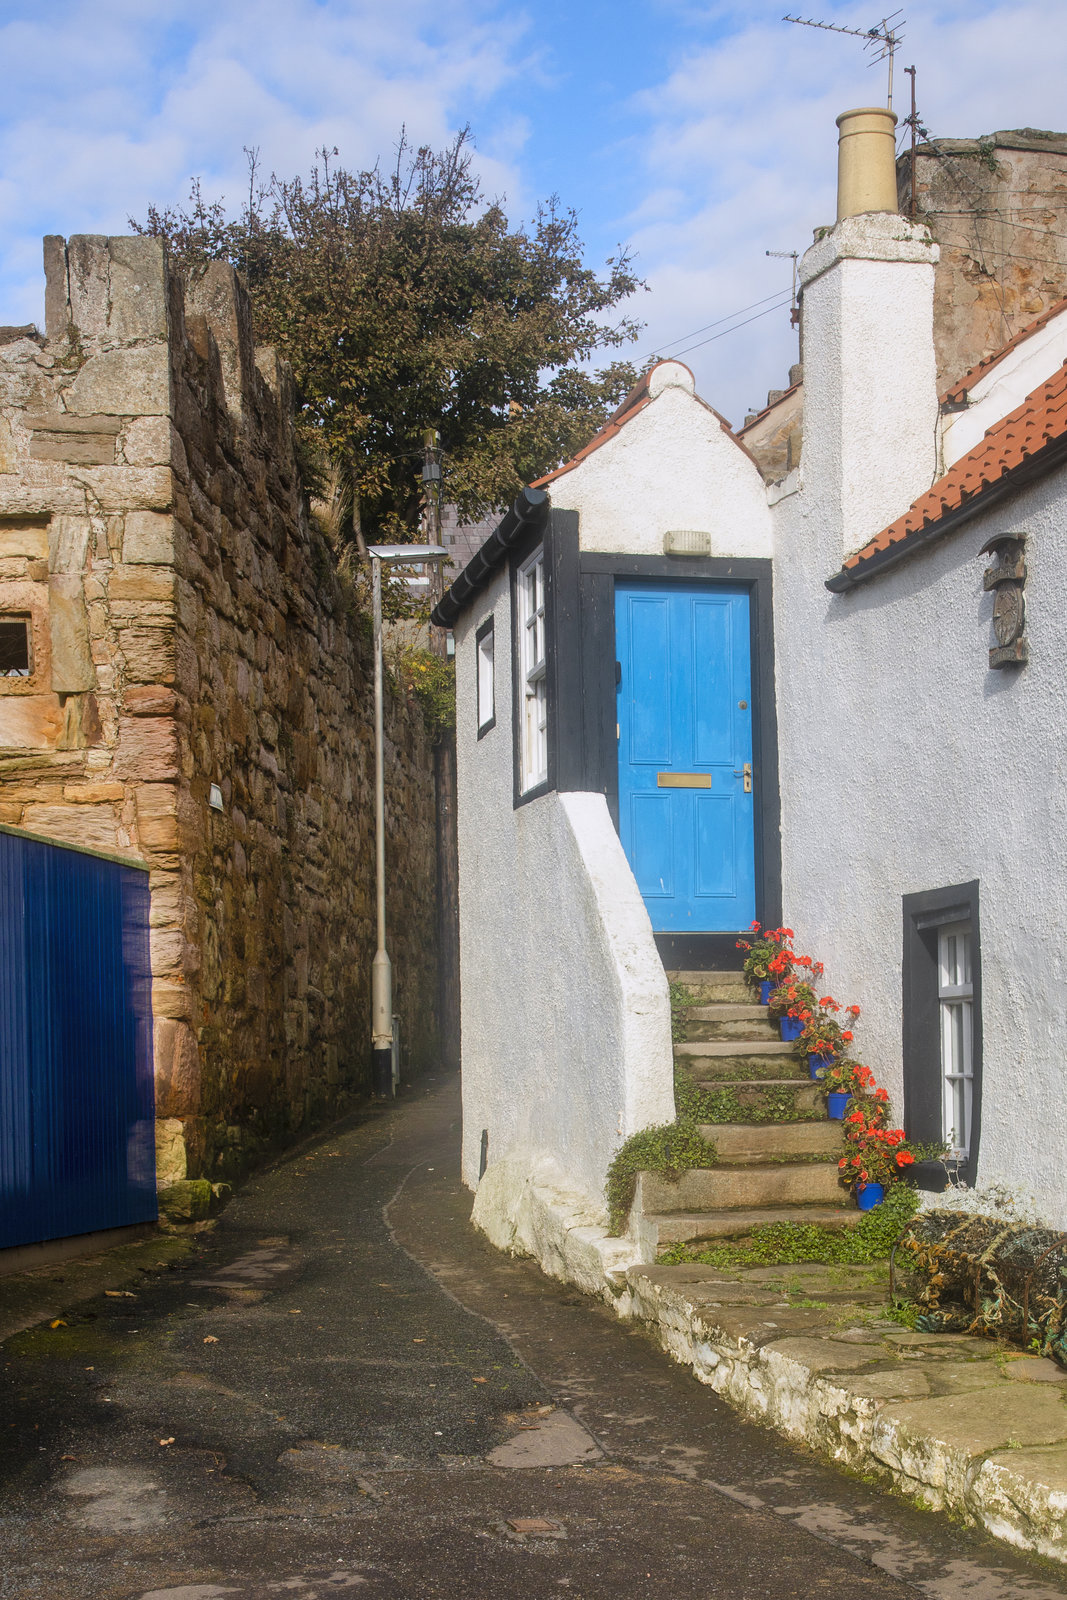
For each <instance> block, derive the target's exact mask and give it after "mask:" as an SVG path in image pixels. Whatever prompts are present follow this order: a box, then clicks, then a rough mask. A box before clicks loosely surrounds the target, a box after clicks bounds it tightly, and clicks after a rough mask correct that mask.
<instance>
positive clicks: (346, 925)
mask: <svg viewBox="0 0 1067 1600" xmlns="http://www.w3.org/2000/svg"><path fill="white" fill-rule="evenodd" d="M45 265H46V277H47V300H46V307H47V336H46V337H42V336H41V335H40V334H38V333H36V331H35V330H24V329H8V330H4V332H3V334H0V617H5V616H6V617H8V618H11V617H13V616H15V617H18V616H26V617H28V618H29V619H30V628H31V634H32V663H31V666H32V670H31V672H30V674H29V675H28V676H23V677H0V821H2V822H6V823H9V824H14V825H16V826H18V827H21V828H24V829H27V830H30V831H32V832H34V833H37V834H40V835H43V836H45V837H47V838H54V839H59V840H64V841H67V842H70V843H74V844H78V845H82V846H86V847H90V848H93V849H98V850H103V851H106V852H112V853H119V854H124V855H127V856H133V857H136V858H138V859H140V860H142V861H144V862H146V863H147V864H148V866H149V868H150V872H151V888H152V970H153V989H152V999H153V1011H154V1016H155V1067H156V1085H157V1116H158V1118H159V1119H160V1132H161V1163H160V1173H161V1181H162V1180H167V1181H170V1180H174V1179H177V1178H181V1177H184V1176H186V1174H187V1173H188V1175H190V1176H192V1175H199V1174H206V1175H208V1176H210V1177H213V1178H214V1177H229V1176H233V1175H236V1174H237V1173H239V1172H240V1171H241V1170H243V1169H244V1168H245V1167H246V1166H247V1165H249V1164H250V1163H251V1162H252V1161H254V1160H255V1159H256V1158H257V1157H259V1156H261V1155H262V1154H263V1153H264V1152H265V1151H266V1150H268V1149H270V1148H273V1147H276V1146H277V1145H279V1144H281V1143H284V1142H285V1141H286V1140H288V1139H292V1138H293V1137H294V1136H296V1135H297V1134H298V1133H299V1132H300V1131H301V1130H303V1129H306V1128H309V1127H310V1126H312V1125H313V1124H314V1123H316V1122H319V1121H322V1120H323V1119H325V1118H328V1117H330V1116H332V1115H335V1114H338V1113H339V1112H341V1111H343V1110H344V1109H345V1107H346V1106H347V1105H348V1104H349V1103H350V1101H351V1099H352V1097H353V1096H354V1095H355V1094H356V1093H358V1092H359V1091H361V1090H362V1089H364V1088H365V1087H366V1082H367V1069H368V1064H369V972H370V961H371V957H372V955H373V949H374V877H373V872H374V866H373V862H374V856H373V776H374V757H373V735H372V725H371V706H372V680H371V672H372V658H371V647H370V638H369V630H368V625H367V622H366V619H365V617H364V616H363V615H362V614H361V613H360V612H359V611H358V610H357V608H356V606H355V604H354V599H353V595H352V590H351V586H350V585H349V584H347V583H346V582H345V581H344V578H343V575H342V574H340V573H339V572H338V570H337V565H336V562H335V560H334V557H333V554H332V552H331V551H330V549H329V547H328V545H327V544H326V542H325V541H324V540H323V538H322V537H321V535H320V534H319V532H318V530H317V529H316V527H315V525H314V523H313V521H312V520H311V519H309V516H308V513H307V509H306V505H305V499H304V494H303V490H302V487H301V483H300V477H299V471H298V467H297V463H296V456H295V449H294V432H293V395H292V389H291V383H290V379H289V375H288V371H287V369H286V368H285V367H284V366H283V365H282V364H281V363H279V361H278V360H277V359H276V357H275V355H274V353H273V351H271V350H268V349H253V345H252V338H251V317H250V309H249V303H248V300H247V296H246V295H245V293H244V291H243V289H242V287H241V285H240V284H239V282H238V281H237V280H236V279H235V276H234V274H233V272H232V271H231V269H230V268H229V267H227V266H224V265H223V264H221V263H219V264H216V265H214V266H212V267H211V268H210V269H209V271H208V273H207V274H206V276H205V277H204V278H203V279H202V280H201V281H200V282H199V283H197V284H196V285H195V286H194V287H193V288H191V289H189V290H183V286H182V283H181V281H180V279H179V278H178V277H177V276H176V275H175V274H173V273H171V272H169V271H168V268H167V264H166V260H165V255H164V249H163V246H162V243H161V242H160V241H159V240H155V239H142V238H134V239H129V238H111V239H108V238H101V237H95V236H87V237H76V238H72V239H71V240H70V241H69V244H68V243H66V242H64V240H62V239H60V238H50V239H48V240H47V241H46V244H45ZM386 715H387V759H388V768H387V779H386V785H387V809H388V856H389V860H388V871H389V890H390V920H391V926H390V948H391V952H392V956H393V963H394V970H395V975H396V1000H397V1010H398V1012H399V1014H400V1017H401V1036H402V1040H403V1045H404V1057H405V1062H406V1065H407V1066H409V1067H410V1068H412V1069H414V1070H416V1071H417V1070H418V1069H420V1068H421V1067H423V1066H425V1065H426V1064H428V1063H429V1062H430V1061H432V1059H433V1057H434V1053H435V1048H436V1021H435V1016H434V994H435V932H434V929H435V915H434V913H435V904H434V896H435V864H436V863H435V823H434V794H433V767H432V758H431V752H430V750H429V748H428V744H427V739H426V734H425V729H424V727H423V722H422V717H421V713H420V710H419V708H418V706H417V705H415V704H414V703H408V702H407V701H406V700H404V699H403V698H401V697H399V696H398V695H396V694H391V695H390V696H388V697H387V712H386ZM212 786H216V789H217V792H216V794H215V795H214V797H213V795H212ZM212 798H214V799H215V802H216V803H215V804H214V805H213V804H212Z"/></svg>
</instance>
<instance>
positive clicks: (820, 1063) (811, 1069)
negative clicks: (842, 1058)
mask: <svg viewBox="0 0 1067 1600" xmlns="http://www.w3.org/2000/svg"><path fill="white" fill-rule="evenodd" d="M833 1059H834V1058H833V1056H809V1057H808V1077H809V1078H817V1077H818V1076H819V1073H820V1072H821V1071H822V1069H823V1067H828V1066H829V1065H830V1063H831V1062H832V1061H833Z"/></svg>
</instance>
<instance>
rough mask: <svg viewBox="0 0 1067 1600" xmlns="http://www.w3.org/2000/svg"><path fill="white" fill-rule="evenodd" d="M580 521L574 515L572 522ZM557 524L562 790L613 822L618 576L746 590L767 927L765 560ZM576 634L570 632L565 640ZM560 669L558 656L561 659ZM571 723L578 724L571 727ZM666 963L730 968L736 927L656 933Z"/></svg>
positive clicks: (770, 647)
mask: <svg viewBox="0 0 1067 1600" xmlns="http://www.w3.org/2000/svg"><path fill="white" fill-rule="evenodd" d="M575 520H577V519H575ZM569 532H570V530H569V529H567V528H566V527H560V528H559V530H558V534H559V536H558V537H556V538H555V539H553V541H552V545H553V549H552V557H553V559H552V563H551V567H552V575H553V578H554V580H555V587H556V591H557V593H560V592H561V591H562V592H564V593H566V592H570V593H575V592H576V604H575V605H574V606H573V609H572V608H571V607H569V606H565V607H563V608H562V609H563V611H564V613H565V614H566V613H569V614H570V616H571V617H573V620H574V622H575V623H576V624H577V626H576V627H568V628H567V630H566V632H567V635H568V637H567V640H566V642H565V641H564V639H563V638H562V637H560V636H559V634H557V649H558V650H560V651H561V652H562V651H566V652H567V653H568V654H569V655H570V657H571V659H570V661H568V662H567V663H566V667H567V672H566V676H567V677H570V676H571V674H572V673H573V674H575V675H576V685H577V687H578V690H579V692H578V695H577V696H576V699H577V701H578V704H580V706H581V708H582V715H581V717H580V719H575V718H574V717H573V716H572V717H571V718H568V719H561V720H560V722H559V724H558V735H559V749H558V765H557V771H558V774H559V788H561V789H583V790H587V791H589V790H591V791H594V792H599V793H601V794H603V795H604V796H605V797H606V799H607V802H608V809H609V810H610V812H611V816H612V820H613V822H614V823H615V826H616V828H618V826H619V756H618V741H617V738H616V733H615V725H616V686H615V661H616V651H615V580H616V579H617V578H637V579H642V578H644V579H649V580H651V581H654V582H657V583H669V582H671V581H672V580H677V581H678V582H684V583H690V584H692V583H701V582H706V583H708V584H709V585H711V584H715V585H719V586H723V585H730V584H735V585H736V586H737V587H738V588H739V589H744V590H745V591H747V593H748V597H749V627H750V630H751V664H752V701H753V717H752V765H753V772H754V775H755V779H756V782H755V786H754V787H755V806H754V816H753V834H754V848H755V873H756V879H755V881H756V916H757V917H758V918H759V920H760V922H762V923H763V924H764V926H768V925H769V926H771V927H774V926H776V925H777V924H778V923H780V922H781V920H782V839H781V794H780V790H779V779H778V718H777V714H776V707H775V691H774V591H773V575H772V564H771V562H770V561H769V560H740V559H734V558H732V557H728V556H633V555H622V554H615V553H601V552H593V551H579V549H578V538H577V528H574V529H573V534H572V536H571V537H568V533H569ZM572 634H573V636H574V637H573V638H572V637H570V636H571V635H572ZM560 666H561V667H563V666H564V662H563V660H562V659H561V660H560ZM576 723H577V724H578V725H577V726H576ZM656 944H657V946H658V948H659V951H660V954H661V956H662V957H663V960H664V964H665V965H666V966H668V967H677V968H683V969H684V968H694V969H699V968H709V969H714V968H719V969H726V970H730V969H734V968H736V967H738V966H739V965H740V959H741V958H740V955H739V952H738V950H737V939H736V936H735V935H734V934H732V933H691V934H657V935H656Z"/></svg>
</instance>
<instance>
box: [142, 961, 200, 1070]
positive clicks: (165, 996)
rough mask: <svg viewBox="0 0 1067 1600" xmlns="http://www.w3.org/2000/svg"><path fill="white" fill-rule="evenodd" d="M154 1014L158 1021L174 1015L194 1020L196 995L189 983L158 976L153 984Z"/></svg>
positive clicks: (174, 1016) (186, 1020) (181, 1018)
mask: <svg viewBox="0 0 1067 1600" xmlns="http://www.w3.org/2000/svg"><path fill="white" fill-rule="evenodd" d="M152 1015H153V1017H155V1018H156V1020H157V1021H158V1020H159V1019H160V1018H164V1017H173V1018H176V1019H180V1020H182V1021H183V1022H192V1021H193V1020H194V1018H195V1016H196V996H195V995H194V993H193V991H192V989H190V987H189V985H188V984H187V983H171V982H168V981H166V980H164V979H159V978H157V979H156V981H155V982H154V983H153V985H152ZM157 1059H158V1058H157Z"/></svg>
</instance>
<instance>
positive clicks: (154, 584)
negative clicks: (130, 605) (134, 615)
mask: <svg viewBox="0 0 1067 1600" xmlns="http://www.w3.org/2000/svg"><path fill="white" fill-rule="evenodd" d="M177 593H178V580H177V577H176V575H175V573H174V570H173V568H171V567H150V566H145V567H116V568H115V570H114V572H113V573H112V574H111V578H110V580H109V582H108V597H109V599H111V600H112V601H123V600H158V601H173V600H175V599H176V598H177Z"/></svg>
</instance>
